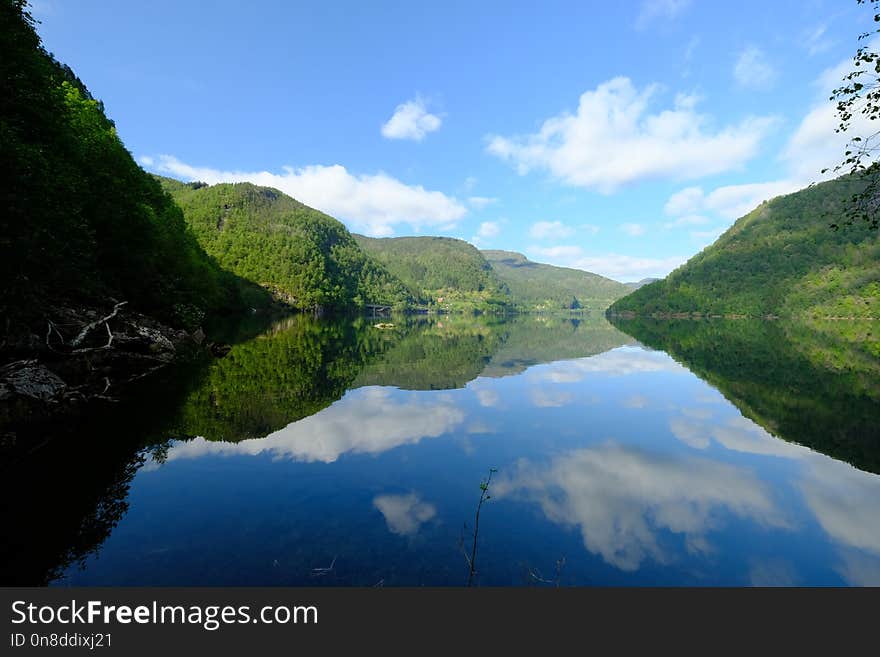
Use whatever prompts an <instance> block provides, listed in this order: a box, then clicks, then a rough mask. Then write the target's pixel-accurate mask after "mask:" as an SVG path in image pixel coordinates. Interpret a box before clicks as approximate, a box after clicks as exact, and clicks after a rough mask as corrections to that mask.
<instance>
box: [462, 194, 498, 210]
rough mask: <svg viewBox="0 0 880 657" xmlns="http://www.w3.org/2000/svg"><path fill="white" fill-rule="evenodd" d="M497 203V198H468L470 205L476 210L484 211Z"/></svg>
mask: <svg viewBox="0 0 880 657" xmlns="http://www.w3.org/2000/svg"><path fill="white" fill-rule="evenodd" d="M497 202H498V199H497V198H490V197H488V196H471V197H470V198H468V204H469V205H470V206H471V207H472V208H476V209H477V210H482V209H484V208H486V207H487V206H490V205H492V204H493V203H497Z"/></svg>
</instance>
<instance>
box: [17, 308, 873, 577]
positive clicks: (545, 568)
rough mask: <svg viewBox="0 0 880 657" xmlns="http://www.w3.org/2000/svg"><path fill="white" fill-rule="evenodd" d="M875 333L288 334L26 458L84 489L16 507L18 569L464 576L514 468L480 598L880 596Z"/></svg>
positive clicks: (650, 327) (545, 321)
mask: <svg viewBox="0 0 880 657" xmlns="http://www.w3.org/2000/svg"><path fill="white" fill-rule="evenodd" d="M871 331H872V327H870V326H867V327H865V326H856V325H847V326H846V328H845V330H843V329H841V328H840V327H833V326H832V327H830V328H829V327H827V326H821V325H820V326H813V327H798V326H788V325H783V324H777V323H765V322H746V321H740V322H736V321H728V322H723V321H718V322H666V323H664V322H648V321H641V322H639V321H630V322H618V328H616V327H615V326H612V325H611V324H610V323H608V322H607V321H606V320H605V319H604V318H589V317H581V318H553V317H520V318H515V319H512V320H508V321H501V320H493V319H480V318H476V319H475V318H464V317H441V318H432V319H427V320H426V319H424V318H422V319H412V318H411V319H409V320H406V319H397V320H395V328H394V329H391V330H380V329H377V328H374V327H373V326H371V325H370V322H368V321H366V320H363V319H357V320H350V319H349V320H342V321H330V320H315V319H312V318H308V317H294V318H290V319H287V320H284V321H282V322H280V323H278V324H276V325H274V326H272V327H270V328H269V329H268V330H266V331H265V332H263V333H261V334H258V335H256V336H250V337H247V338H245V339H242V340H241V341H240V342H239V343H237V344H235V345H234V346H233V349H232V351H231V352H230V353H229V354H228V355H227V356H226V357H225V358H222V359H218V360H215V361H213V362H210V363H204V364H201V365H199V366H197V367H193V368H190V369H188V370H187V371H186V372H185V373H184V372H180V373H176V374H174V380H173V383H172V382H169V381H166V382H164V383H161V384H156V383H154V384H153V385H152V387H151V388H150V387H148V388H145V389H144V391H143V392H142V393H141V394H140V398H139V400H138V401H137V403H136V404H133V405H128V406H125V407H122V408H120V409H117V410H115V411H114V412H113V413H112V414H108V415H107V416H106V417H103V418H101V419H100V421H94V420H93V421H92V422H91V424H90V425H89V426H83V427H77V429H76V432H77V433H76V436H75V437H74V438H71V437H68V438H66V439H65V441H61V440H57V441H54V442H55V443H61V442H64V446H63V447H52V448H47V449H46V450H43V452H45V454H43V455H39V454H37V455H35V456H33V457H32V458H31V459H30V460H29V461H28V462H26V463H25V464H23V465H22V466H21V467H20V468H17V473H16V475H15V478H16V481H17V484H16V485H17V486H18V487H19V489H20V487H21V486H25V487H26V486H28V485H29V484H28V483H22V482H33V481H34V479H35V478H39V479H41V480H42V481H44V482H45V481H47V480H48V479H47V478H52V480H54V481H56V482H59V481H60V483H56V486H58V487H62V486H64V487H66V490H68V491H69V493H68V499H65V500H63V501H62V502H60V503H59V501H58V499H57V498H58V495H57V494H56V495H55V501H54V503H53V502H52V501H50V500H49V499H48V496H44V498H40V495H39V494H36V493H34V495H33V496H32V497H33V500H36V501H28V502H25V503H24V505H23V507H20V508H18V509H17V510H14V511H9V510H8V509H7V511H6V513H7V515H8V516H11V519H9V520H8V522H7V526H11V527H12V528H14V529H16V530H17V531H16V537H17V538H16V540H15V541H13V543H14V545H13V547H12V548H10V551H11V553H12V554H11V555H10V556H9V560H8V561H7V563H8V564H9V567H10V568H16V569H17V570H16V572H17V573H18V575H17V576H16V577H13V579H27V580H29V582H28V583H40V580H42V581H45V582H48V583H51V584H54V585H62V586H63V585H306V586H321V585H357V586H400V585H416V586H418V585H463V584H464V583H465V582H466V581H467V577H468V565H467V562H466V559H465V556H464V552H468V553H469V552H470V549H471V547H472V542H473V535H472V532H473V525H474V512H475V510H476V505H477V502H478V500H479V497H480V483H481V481H482V480H483V479H484V478H485V476H486V475H487V473H488V470H489V469H490V468H495V469H497V472H495V473H494V474H493V478H492V481H491V484H490V487H489V493H490V495H491V499H489V500H488V501H487V502H486V503H485V504H484V506H483V507H482V512H481V519H480V529H479V535H478V540H477V561H476V571H477V572H476V575H475V579H474V581H475V583H476V584H478V585H481V586H496V585H515V586H554V585H557V584H559V585H563V586H567V585H736V586H739V585H866V584H874V585H877V584H880V476H878V475H877V474H875V473H877V472H878V471H880V435H878V419H880V384H878V381H880V365H878V360H880V359H878V356H880V354H878V353H877V338H876V336H873V335H872V333H871ZM166 376H169V375H166ZM86 424H89V423H86ZM74 445H75V446H74ZM86 482H88V483H86ZM44 485H45V484H44ZM83 489H86V492H83ZM54 490H57V488H56V489H54ZM19 499H21V498H19ZM59 504H60V507H61V508H59ZM22 573H24V574H22ZM7 581H8V580H7Z"/></svg>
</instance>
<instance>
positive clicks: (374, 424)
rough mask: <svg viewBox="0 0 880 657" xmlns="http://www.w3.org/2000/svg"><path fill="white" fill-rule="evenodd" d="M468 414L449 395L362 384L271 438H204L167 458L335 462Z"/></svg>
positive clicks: (442, 429) (438, 431)
mask: <svg viewBox="0 0 880 657" xmlns="http://www.w3.org/2000/svg"><path fill="white" fill-rule="evenodd" d="M464 418H465V416H464V413H463V412H462V411H461V409H459V408H457V407H456V406H455V404H454V403H452V401H451V400H450V399H448V398H443V397H441V398H439V399H436V400H432V401H427V400H423V399H421V398H419V397H416V396H414V395H406V396H404V395H401V394H399V393H396V394H395V392H394V391H393V390H392V389H389V388H378V387H370V388H361V389H359V390H354V391H352V392H350V393H348V394H347V395H346V396H345V397H344V398H343V399H341V400H340V401H339V402H337V403H336V404H334V405H333V406H330V407H329V408H325V409H324V410H322V411H319V412H317V413H316V414H315V415H312V416H310V417H307V418H305V419H302V420H300V421H298V422H294V423H292V424H289V425H288V426H286V427H284V428H283V429H279V430H278V431H275V432H273V433H271V434H269V435H268V436H266V437H265V438H261V439H253V438H252V439H248V440H242V441H240V442H235V443H231V442H220V441H210V440H205V439H204V438H195V439H193V440H190V441H187V442H183V443H177V444H175V445H174V446H173V447H172V448H171V449H170V450H169V451H168V454H167V456H166V460H167V461H173V460H176V459H184V458H199V457H202V456H207V455H211V454H222V455H251V456H253V455H256V454H264V453H268V454H270V455H271V456H273V457H275V458H287V459H292V460H294V461H303V462H306V463H311V462H314V461H319V462H321V463H333V462H334V461H336V460H337V459H338V458H339V457H340V456H341V455H343V454H346V453H353V454H374V455H375V454H381V453H382V452H385V451H387V450H389V449H394V448H395V447H400V446H401V445H411V444H416V443H418V442H419V441H420V440H422V439H423V438H436V437H437V436H442V435H443V434H446V433H449V432H450V431H452V430H453V429H455V428H456V427H457V426H459V425H460V424H461V423H462V422H463V421H464Z"/></svg>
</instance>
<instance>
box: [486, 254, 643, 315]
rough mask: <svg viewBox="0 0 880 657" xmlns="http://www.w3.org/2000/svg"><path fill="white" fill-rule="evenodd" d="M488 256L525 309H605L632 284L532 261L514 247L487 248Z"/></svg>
mask: <svg viewBox="0 0 880 657" xmlns="http://www.w3.org/2000/svg"><path fill="white" fill-rule="evenodd" d="M482 253H483V255H484V256H485V257H486V260H488V261H489V263H490V264H491V265H492V268H493V269H494V270H495V272H496V273H497V274H498V277H499V278H500V279H501V280H502V281H504V283H505V284H506V285H507V287H508V288H509V289H510V293H511V295H512V296H513V300H514V302H515V303H516V304H517V305H519V306H521V307H522V308H523V309H525V310H559V309H579V308H583V309H588V310H605V309H606V308H607V307H608V306H609V304H611V302H612V301H614V300H615V299H619V298H620V297H622V296H624V295H625V294H628V293H629V288H627V286H626V285H624V284H623V283H618V282H617V281H613V280H611V279H610V278H605V277H604V276H599V275H598V274H592V273H590V272H587V271H583V270H580V269H569V268H568V267H556V266H554V265H545V264H541V263H538V262H532V261H531V260H529V259H528V258H526V257H525V256H524V255H523V254H521V253H515V252H513V251H483V252H482Z"/></svg>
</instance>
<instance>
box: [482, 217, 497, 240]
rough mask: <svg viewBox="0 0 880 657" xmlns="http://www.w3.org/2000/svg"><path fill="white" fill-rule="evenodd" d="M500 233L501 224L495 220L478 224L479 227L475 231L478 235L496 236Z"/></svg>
mask: <svg viewBox="0 0 880 657" xmlns="http://www.w3.org/2000/svg"><path fill="white" fill-rule="evenodd" d="M500 233H501V224H499V223H498V222H497V221H484V222H483V223H481V224H480V229H479V230H478V231H477V236H478V237H485V238H490V237H498V235H499V234H500Z"/></svg>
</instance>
